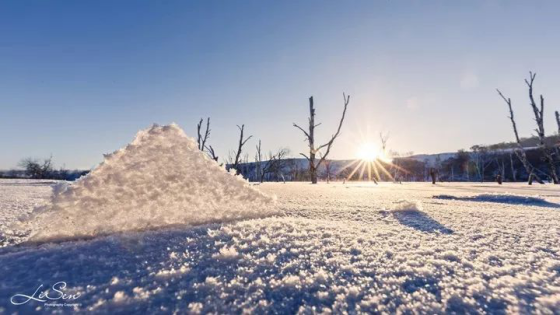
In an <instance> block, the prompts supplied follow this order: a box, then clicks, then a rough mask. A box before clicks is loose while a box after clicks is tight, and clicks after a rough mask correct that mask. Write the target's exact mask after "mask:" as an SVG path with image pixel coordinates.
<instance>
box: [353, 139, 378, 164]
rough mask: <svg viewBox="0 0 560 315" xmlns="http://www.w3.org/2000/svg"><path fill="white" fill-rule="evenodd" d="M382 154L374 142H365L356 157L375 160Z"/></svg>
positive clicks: (370, 160)
mask: <svg viewBox="0 0 560 315" xmlns="http://www.w3.org/2000/svg"><path fill="white" fill-rule="evenodd" d="M379 156H380V151H379V148H377V146H375V145H374V144H373V143H363V144H362V145H361V146H360V147H359V148H358V152H356V157H357V158H358V159H360V160H362V161H366V162H373V161H375V160H377V158H378V157H379Z"/></svg>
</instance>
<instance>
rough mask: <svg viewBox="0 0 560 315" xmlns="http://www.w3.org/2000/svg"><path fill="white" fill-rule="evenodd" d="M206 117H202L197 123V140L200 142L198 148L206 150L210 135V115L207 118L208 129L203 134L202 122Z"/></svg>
mask: <svg viewBox="0 0 560 315" xmlns="http://www.w3.org/2000/svg"><path fill="white" fill-rule="evenodd" d="M203 121H204V119H202V118H200V121H199V122H198V125H196V133H197V137H196V142H197V143H198V149H199V150H200V151H204V150H205V149H206V140H208V138H209V137H210V117H208V118H206V131H204V135H202V133H201V131H202V122H203Z"/></svg>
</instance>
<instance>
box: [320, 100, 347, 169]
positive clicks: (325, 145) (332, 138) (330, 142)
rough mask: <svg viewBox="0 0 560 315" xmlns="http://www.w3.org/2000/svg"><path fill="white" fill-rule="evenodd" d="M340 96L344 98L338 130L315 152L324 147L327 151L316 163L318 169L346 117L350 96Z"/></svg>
mask: <svg viewBox="0 0 560 315" xmlns="http://www.w3.org/2000/svg"><path fill="white" fill-rule="evenodd" d="M342 96H343V98H344V110H343V111H342V117H341V118H340V122H339V124H338V128H337V130H336V133H335V134H334V135H333V136H332V137H331V140H330V141H329V142H327V143H325V144H323V145H322V146H319V148H317V151H319V150H321V149H322V148H324V147H326V148H327V150H326V152H325V154H323V156H322V157H321V159H320V160H319V163H317V167H319V166H320V165H321V163H323V161H324V160H325V159H326V158H327V156H328V155H329V153H330V151H331V147H332V145H333V143H334V140H335V139H336V138H337V137H338V135H339V134H340V129H341V128H342V123H343V122H344V117H346V109H347V108H348V104H349V103H350V95H348V97H346V94H345V93H342Z"/></svg>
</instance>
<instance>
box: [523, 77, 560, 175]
mask: <svg viewBox="0 0 560 315" xmlns="http://www.w3.org/2000/svg"><path fill="white" fill-rule="evenodd" d="M536 76H537V74H536V73H532V72H529V80H525V83H526V84H527V87H528V88H529V100H530V101H531V107H532V108H533V113H534V114H535V122H536V123H537V129H535V131H536V132H537V135H538V136H539V148H540V149H541V151H542V153H543V155H544V158H545V160H546V162H547V163H548V168H549V172H550V177H551V178H552V181H553V182H554V183H555V184H558V183H559V180H558V175H557V174H556V163H555V161H554V158H553V157H552V152H551V148H550V147H549V146H548V145H547V144H546V135H545V132H544V97H543V96H542V95H540V104H539V105H540V106H537V103H536V102H535V98H534V97H533V82H534V81H535V77H536Z"/></svg>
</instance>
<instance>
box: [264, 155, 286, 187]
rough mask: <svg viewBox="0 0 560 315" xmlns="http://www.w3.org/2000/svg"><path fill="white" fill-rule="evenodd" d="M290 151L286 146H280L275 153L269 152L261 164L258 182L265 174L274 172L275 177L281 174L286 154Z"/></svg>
mask: <svg viewBox="0 0 560 315" xmlns="http://www.w3.org/2000/svg"><path fill="white" fill-rule="evenodd" d="M289 153H290V150H288V149H286V148H281V149H278V151H276V153H272V152H269V153H268V160H267V161H266V162H264V163H263V164H262V170H261V172H260V182H261V183H262V182H263V181H264V178H265V176H266V175H267V174H274V175H276V178H278V177H280V176H281V175H282V170H283V169H284V167H285V166H286V160H285V158H286V156H288V154H289Z"/></svg>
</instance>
